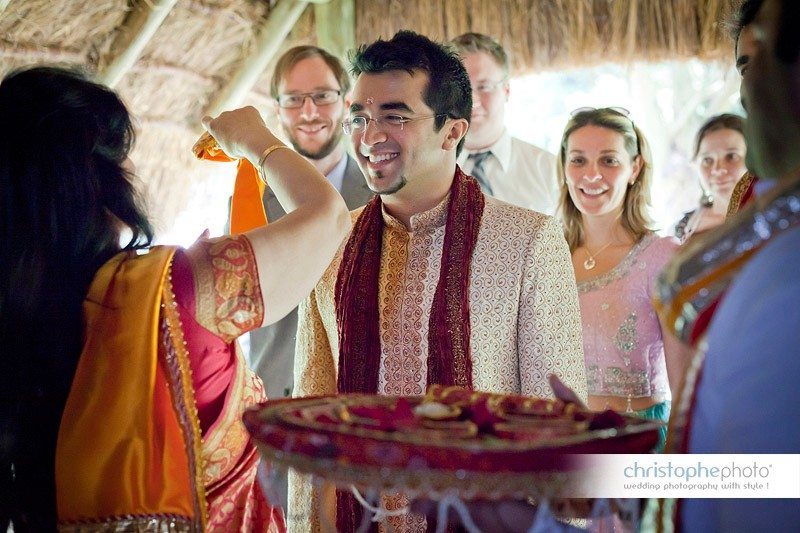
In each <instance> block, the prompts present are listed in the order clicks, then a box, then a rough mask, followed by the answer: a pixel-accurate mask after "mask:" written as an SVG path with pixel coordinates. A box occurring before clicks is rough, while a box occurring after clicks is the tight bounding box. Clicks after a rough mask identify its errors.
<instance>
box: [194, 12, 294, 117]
mask: <svg viewBox="0 0 800 533" xmlns="http://www.w3.org/2000/svg"><path fill="white" fill-rule="evenodd" d="M306 5H308V2H307V1H306V0H278V3H277V4H276V5H275V7H274V8H272V11H270V13H269V16H268V17H267V20H266V21H264V25H263V26H262V27H261V31H260V32H259V34H258V40H257V41H256V50H255V52H254V53H253V55H251V56H250V57H248V58H247V60H246V61H245V62H244V64H243V65H242V66H241V67H240V68H239V70H238V71H237V72H236V73H235V74H234V76H233V79H231V81H230V82H228V84H227V85H226V86H225V87H223V88H222V90H220V92H219V94H218V95H217V97H216V98H215V99H214V101H213V102H212V103H211V105H209V107H208V110H207V113H208V114H209V115H211V116H216V115H218V114H220V113H221V112H223V111H225V110H226V109H232V108H234V107H237V106H239V105H241V103H242V102H243V101H244V99H245V97H246V96H247V93H249V92H250V90H251V89H252V88H253V87H254V86H255V84H256V83H257V82H258V78H259V77H260V76H261V74H262V73H263V72H264V69H266V68H267V65H269V62H270V61H271V60H272V58H273V57H274V56H275V54H276V52H277V51H278V49H279V48H280V46H281V44H283V41H284V39H286V37H287V36H288V35H289V32H290V31H291V30H292V28H293V27H294V25H295V23H296V22H297V20H298V19H299V18H300V15H302V14H303V10H305V8H306Z"/></svg>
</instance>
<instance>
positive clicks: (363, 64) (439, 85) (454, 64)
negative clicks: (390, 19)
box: [350, 30, 472, 153]
mask: <svg viewBox="0 0 800 533" xmlns="http://www.w3.org/2000/svg"><path fill="white" fill-rule="evenodd" d="M350 63H351V73H352V74H353V76H354V77H358V76H359V75H361V74H379V73H382V72H388V71H391V70H404V71H406V72H408V73H409V74H412V75H413V74H414V71H417V70H418V71H422V72H425V73H426V74H427V75H428V80H429V81H428V87H427V88H426V89H425V93H424V95H423V101H424V102H425V105H427V106H428V107H430V108H431V109H432V110H433V112H434V113H436V114H437V115H442V116H438V117H436V120H435V122H434V125H435V128H436V130H437V131H438V130H440V129H441V128H442V126H444V123H445V121H446V119H447V117H450V118H459V119H460V118H463V119H465V120H466V121H467V122H469V121H470V119H471V116H472V88H471V86H470V83H469V76H468V75H467V70H466V69H465V68H464V64H463V63H462V62H461V59H460V58H459V56H458V53H457V52H456V51H455V49H454V48H453V47H452V46H450V45H448V44H443V43H437V42H434V41H432V40H430V39H428V38H427V37H425V36H424V35H420V34H418V33H415V32H413V31H408V30H402V31H399V32H397V33H396V34H395V35H394V37H392V38H391V39H390V40H388V41H384V40H383V39H378V40H377V41H375V42H374V43H372V44H369V45H366V44H364V45H361V46H360V47H359V48H358V50H356V52H355V54H353V55H352V57H351V58H350ZM463 145H464V139H463V138H462V139H461V141H460V142H459V143H458V147H457V150H456V153H460V152H461V148H462V147H463Z"/></svg>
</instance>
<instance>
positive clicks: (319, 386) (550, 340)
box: [287, 196, 586, 531]
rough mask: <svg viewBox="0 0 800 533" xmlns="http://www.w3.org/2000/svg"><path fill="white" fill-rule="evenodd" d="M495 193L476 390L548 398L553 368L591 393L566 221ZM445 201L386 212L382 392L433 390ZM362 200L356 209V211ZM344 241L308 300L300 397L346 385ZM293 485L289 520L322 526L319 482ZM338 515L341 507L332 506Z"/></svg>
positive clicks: (483, 273)
mask: <svg viewBox="0 0 800 533" xmlns="http://www.w3.org/2000/svg"><path fill="white" fill-rule="evenodd" d="M485 199H486V206H485V209H484V212H483V217H482V219H481V223H480V229H479V232H478V239H477V243H476V246H475V251H474V254H473V258H472V264H471V267H470V288H469V305H470V325H471V336H470V349H471V353H472V372H473V373H472V383H473V386H474V388H475V389H476V390H483V391H492V392H504V393H522V394H527V395H534V396H543V397H549V396H551V391H550V387H549V385H548V382H547V376H548V375H549V374H550V373H555V374H557V375H558V376H559V377H560V378H561V379H562V380H563V381H564V382H565V383H566V384H567V385H569V386H571V387H572V388H574V389H575V391H576V392H577V393H578V395H579V396H581V397H582V398H585V397H586V376H585V371H584V361H583V349H582V339H581V321H580V310H579V306H578V295H577V290H576V286H575V276H574V273H573V269H572V262H571V260H570V253H569V248H568V246H567V243H566V241H565V240H564V236H563V232H562V229H561V226H560V224H559V223H558V222H557V221H556V220H555V219H553V218H551V217H549V216H547V215H543V214H540V213H536V212H534V211H530V210H527V209H523V208H520V207H516V206H512V205H510V204H507V203H505V202H502V201H500V200H497V199H494V198H491V197H488V196H485ZM447 200H448V198H445V200H443V201H442V203H440V204H439V205H437V206H436V207H434V208H433V209H431V210H430V211H426V212H423V213H420V214H417V215H415V216H413V217H412V218H411V229H410V231H409V230H408V229H406V227H405V226H404V225H403V224H402V223H401V222H400V221H398V220H397V219H395V218H394V217H392V216H391V215H389V214H388V213H386V211H384V212H383V218H384V222H385V225H384V231H383V248H382V250H381V270H380V276H379V282H380V287H379V299H380V303H379V312H380V336H381V338H380V341H381V362H380V374H379V383H378V392H379V393H380V394H387V395H421V394H424V392H425V388H426V378H427V364H426V360H427V353H428V329H429V328H428V322H429V319H430V312H431V305H432V303H433V296H434V292H435V290H436V284H437V282H438V280H439V270H440V265H441V258H442V247H443V243H444V233H445V222H446V218H447ZM361 210H362V209H358V210H355V211H353V212H352V216H353V220H354V221H355V220H356V219H357V218H358V215H360V213H361ZM342 250H343V247H342V249H340V250H339V252H338V254H337V255H336V257H335V258H334V259H333V262H332V263H331V265H330V266H329V267H328V270H327V271H326V272H325V274H324V275H323V277H322V279H321V280H320V282H319V283H318V284H317V286H316V288H315V290H314V291H313V292H312V293H311V295H310V296H309V298H308V299H307V300H306V301H305V302H304V303H303V304H301V306H300V324H299V327H298V334H297V348H296V357H295V366H294V381H295V391H294V395H295V396H312V395H320V394H333V393H336V392H337V391H336V375H337V369H338V358H339V341H338V335H337V329H336V312H335V309H334V289H335V286H336V276H337V273H338V270H339V264H340V262H341V259H342ZM312 492H313V494H312ZM289 494H290V495H289V500H290V505H289V513H288V517H287V518H288V525H289V527H290V529H292V530H294V531H317V530H319V529H320V522H319V516H318V515H317V513H312V512H311V511H312V508H315V506H316V505H318V503H317V502H319V498H320V497H321V494H319V492H318V489H315V490H314V491H312V488H311V484H310V482H309V481H308V480H307V479H305V478H304V477H303V476H295V475H290V487H289ZM324 499H325V501H326V502H327V505H326V506H325V507H329V506H333V503H332V502H334V501H335V498H333V497H332V495H331V494H327V495H326V496H325V497H324ZM392 499H396V498H390V500H392ZM386 503H388V504H389V505H392V502H391V501H390V502H386ZM396 503H397V504H399V503H400V502H396ZM334 513H335V511H333V509H331V510H330V516H333V515H334ZM326 514H327V512H326ZM309 520H310V521H311V523H309ZM406 525H410V524H406ZM402 529H404V530H406V529H408V528H407V527H403V528H402ZM411 529H416V528H411ZM423 530H424V528H423Z"/></svg>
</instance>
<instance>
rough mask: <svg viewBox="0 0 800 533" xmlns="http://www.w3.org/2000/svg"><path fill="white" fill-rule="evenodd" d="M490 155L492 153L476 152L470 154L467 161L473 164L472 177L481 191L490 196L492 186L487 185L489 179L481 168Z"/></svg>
mask: <svg viewBox="0 0 800 533" xmlns="http://www.w3.org/2000/svg"><path fill="white" fill-rule="evenodd" d="M490 155H492V152H490V151H486V152H478V153H475V154H470V155H469V157H468V158H467V159H468V160H470V161H472V162H473V165H472V172H471V174H472V177H473V178H475V179H476V180H478V184H479V185H480V186H481V190H482V191H483V192H485V193H486V194H488V195H490V196H491V194H492V186H491V185H489V179H488V178H487V177H486V173H485V171H484V168H483V165H484V163H485V162H486V160H487V159H488V158H489V156H490Z"/></svg>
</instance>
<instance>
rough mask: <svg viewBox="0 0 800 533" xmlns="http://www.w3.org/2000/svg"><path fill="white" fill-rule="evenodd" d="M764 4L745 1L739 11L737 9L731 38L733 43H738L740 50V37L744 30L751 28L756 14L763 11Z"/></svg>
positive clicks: (733, 19) (760, 1)
mask: <svg viewBox="0 0 800 533" xmlns="http://www.w3.org/2000/svg"><path fill="white" fill-rule="evenodd" d="M763 3H764V0H744V2H742V3H741V4H740V5H739V9H737V10H736V11H735V12H734V14H733V17H732V20H731V23H730V28H731V37H732V38H733V42H734V43H736V47H737V48H738V45H739V36H741V34H742V30H743V29H744V28H745V26H749V25H750V24H752V22H753V21H754V20H755V18H756V14H757V13H758V10H759V9H761V4H763Z"/></svg>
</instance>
